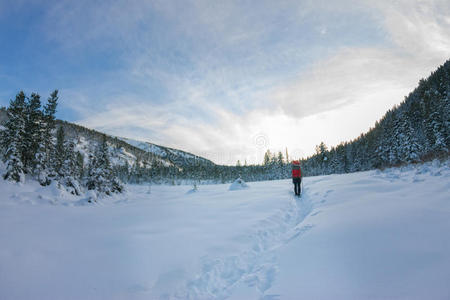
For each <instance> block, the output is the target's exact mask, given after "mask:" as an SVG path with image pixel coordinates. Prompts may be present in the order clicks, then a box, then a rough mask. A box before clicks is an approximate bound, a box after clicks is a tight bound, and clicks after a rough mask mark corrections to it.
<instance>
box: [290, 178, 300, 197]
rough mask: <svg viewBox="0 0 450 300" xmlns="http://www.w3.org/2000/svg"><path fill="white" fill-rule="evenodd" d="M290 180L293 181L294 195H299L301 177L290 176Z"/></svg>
mask: <svg viewBox="0 0 450 300" xmlns="http://www.w3.org/2000/svg"><path fill="white" fill-rule="evenodd" d="M292 182H293V183H294V192H295V195H297V196H300V193H301V192H302V188H301V186H300V184H301V183H302V178H301V177H294V178H292Z"/></svg>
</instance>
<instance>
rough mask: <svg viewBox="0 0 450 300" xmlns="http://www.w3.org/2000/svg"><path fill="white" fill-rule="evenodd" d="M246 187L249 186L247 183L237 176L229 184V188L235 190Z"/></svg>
mask: <svg viewBox="0 0 450 300" xmlns="http://www.w3.org/2000/svg"><path fill="white" fill-rule="evenodd" d="M248 188H249V186H248V184H247V183H245V181H244V180H242V179H241V178H238V179H236V180H235V181H234V182H233V183H232V184H231V185H230V188H229V190H230V191H236V190H244V189H248Z"/></svg>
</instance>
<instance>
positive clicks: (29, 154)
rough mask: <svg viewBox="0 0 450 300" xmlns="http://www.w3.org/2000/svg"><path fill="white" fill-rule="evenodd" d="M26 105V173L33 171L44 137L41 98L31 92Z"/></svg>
mask: <svg viewBox="0 0 450 300" xmlns="http://www.w3.org/2000/svg"><path fill="white" fill-rule="evenodd" d="M27 100H28V101H26V107H25V131H24V136H23V149H22V162H23V165H24V169H25V171H26V173H29V174H31V173H33V171H34V168H35V167H36V154H37V152H38V150H39V144H40V143H41V139H42V129H41V127H42V121H43V120H42V119H43V116H42V112H41V110H40V108H41V100H40V96H39V95H38V94H35V93H33V94H31V97H30V98H28V99H27Z"/></svg>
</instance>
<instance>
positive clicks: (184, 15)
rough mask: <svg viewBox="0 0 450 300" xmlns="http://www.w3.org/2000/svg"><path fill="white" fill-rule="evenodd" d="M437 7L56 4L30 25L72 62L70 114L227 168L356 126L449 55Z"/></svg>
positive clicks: (304, 147)
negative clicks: (269, 151)
mask: <svg viewBox="0 0 450 300" xmlns="http://www.w3.org/2000/svg"><path fill="white" fill-rule="evenodd" d="M0 10H1V7H0ZM449 15H450V3H448V1H445V0H433V1H431V0H430V1H406V0H405V1H387V0H382V1H368V0H367V1H351V0H339V1H323V0H314V1H313V0H306V1H290V0H282V1H276V2H274V1H257V2H255V1H207V0H201V1H163V0H157V1H140V0H134V1H126V0H119V1H100V2H97V1H94V2H92V1H85V0H81V1H68V0H62V1H55V2H53V3H52V5H48V7H47V9H46V10H45V15H44V17H43V20H42V22H40V23H39V28H40V30H41V31H42V32H43V33H44V38H45V40H46V42H47V43H49V44H52V45H54V47H55V48H56V49H57V51H58V53H59V54H61V53H63V54H64V57H66V58H67V60H68V61H70V62H71V63H72V64H73V65H76V64H77V62H81V63H82V64H83V66H84V68H81V69H80V70H77V72H78V76H77V78H76V80H73V81H66V82H67V84H66V85H64V86H62V87H61V89H62V95H63V98H64V100H63V102H61V104H62V106H61V108H62V110H63V111H64V110H67V111H72V112H76V114H74V117H73V120H76V121H78V122H79V123H81V124H84V125H86V126H91V127H95V128H97V129H101V130H104V131H106V132H109V133H111V134H116V135H121V136H128V137H132V138H139V139H144V140H148V141H151V142H155V143H160V144H164V145H168V146H172V147H176V148H181V149H184V150H188V151H191V152H194V153H197V154H203V155H205V156H207V157H208V158H211V159H213V160H214V161H216V162H219V163H234V162H235V161H236V160H237V159H240V160H241V161H243V160H245V159H247V160H248V161H249V162H258V161H259V160H260V159H262V153H263V152H264V150H265V147H268V148H271V149H272V150H283V149H284V147H288V148H289V149H291V151H293V152H295V153H296V155H307V154H310V153H311V152H312V151H313V150H314V145H315V144H318V143H319V142H320V141H321V140H324V141H325V142H327V143H330V144H336V143H338V142H340V141H343V140H345V139H348V138H352V137H355V136H357V135H358V134H359V133H361V132H362V131H365V130H367V129H368V128H369V126H371V125H373V122H374V121H375V120H376V119H377V118H379V117H381V115H382V114H383V113H384V111H385V110H386V109H387V108H389V107H391V106H392V105H393V104H396V103H399V102H400V101H401V100H402V99H403V96H405V95H406V94H407V93H408V92H410V91H411V90H412V88H414V86H415V85H416V84H417V81H418V80H419V79H420V78H421V77H424V76H426V75H427V74H428V73H429V72H430V71H431V70H433V69H435V68H436V67H437V66H438V65H439V64H441V63H443V62H444V60H445V59H448V58H449V56H450V55H449V54H450V18H449V17H448V16H449ZM61 55H62V54H61ZM65 72H66V73H67V72H70V69H69V70H66V71H65ZM63 75H64V74H63ZM255 137H262V138H263V139H264V141H265V142H264V145H263V146H264V147H260V145H258V144H257V143H256V142H255ZM294 149H295V151H294Z"/></svg>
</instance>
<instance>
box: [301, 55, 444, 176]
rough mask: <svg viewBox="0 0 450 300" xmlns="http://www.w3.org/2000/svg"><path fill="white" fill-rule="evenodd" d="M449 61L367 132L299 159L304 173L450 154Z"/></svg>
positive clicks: (352, 169)
mask: <svg viewBox="0 0 450 300" xmlns="http://www.w3.org/2000/svg"><path fill="white" fill-rule="evenodd" d="M449 149H450V60H448V61H447V62H445V63H444V64H443V65H442V66H440V67H439V68H438V69H437V70H436V71H435V72H433V73H432V74H431V75H430V76H429V77H428V78H427V79H425V80H424V79H422V80H420V82H419V85H418V87H417V88H416V89H415V90H414V91H413V92H412V93H410V94H409V95H408V96H407V97H405V100H404V101H403V102H402V103H401V104H400V105H398V106H396V107H394V108H392V109H391V110H389V111H388V112H387V113H386V114H385V115H384V116H383V118H382V119H381V120H380V121H378V122H376V124H375V126H374V127H373V128H372V129H370V130H369V132H367V133H365V134H362V135H361V136H359V137H358V138H356V139H355V140H353V141H350V142H345V143H342V144H340V145H338V146H336V147H332V148H331V149H327V147H326V146H325V144H323V143H322V144H320V145H319V146H317V148H316V152H317V153H316V154H315V155H313V156H312V157H309V158H307V159H304V160H303V169H304V172H305V174H307V175H318V174H332V173H349V172H355V171H362V170H370V169H374V168H384V167H388V166H395V165H400V164H406V163H415V162H421V161H426V160H429V159H432V158H438V157H448V155H449Z"/></svg>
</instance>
